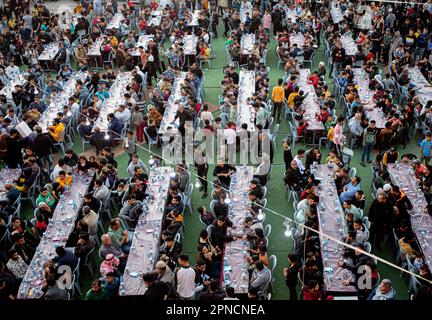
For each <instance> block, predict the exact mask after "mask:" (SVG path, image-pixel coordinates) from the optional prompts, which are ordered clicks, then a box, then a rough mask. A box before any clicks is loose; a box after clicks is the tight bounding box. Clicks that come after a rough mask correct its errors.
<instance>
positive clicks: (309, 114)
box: [298, 69, 325, 143]
mask: <svg viewBox="0 0 432 320" xmlns="http://www.w3.org/2000/svg"><path fill="white" fill-rule="evenodd" d="M309 76H310V70H309V69H300V76H299V79H298V81H299V86H300V88H302V90H303V92H304V94H305V95H306V94H307V96H306V98H305V99H304V100H303V103H302V105H301V107H302V109H303V111H304V118H305V120H306V121H307V124H308V126H307V130H308V131H312V133H313V135H314V138H313V143H315V134H316V132H317V131H322V130H324V129H325V128H324V124H323V123H322V122H321V121H319V120H318V119H317V117H316V115H317V114H318V113H319V112H320V106H319V103H318V97H317V95H316V92H315V88H314V86H313V85H311V84H309V83H308V78H309Z"/></svg>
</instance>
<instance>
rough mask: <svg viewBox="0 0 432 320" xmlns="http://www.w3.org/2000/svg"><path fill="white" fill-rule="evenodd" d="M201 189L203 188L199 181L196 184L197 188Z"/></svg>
mask: <svg viewBox="0 0 432 320" xmlns="http://www.w3.org/2000/svg"><path fill="white" fill-rule="evenodd" d="M199 187H201V183H200V182H199V180H197V181H196V182H195V188H199Z"/></svg>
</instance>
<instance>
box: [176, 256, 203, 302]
mask: <svg viewBox="0 0 432 320" xmlns="http://www.w3.org/2000/svg"><path fill="white" fill-rule="evenodd" d="M178 262H179V264H180V268H179V269H178V270H177V271H176V274H175V281H176V283H177V293H178V295H179V296H180V299H181V300H193V299H194V298H195V286H196V284H197V283H198V280H199V279H198V277H199V275H198V273H197V272H196V271H195V269H194V268H192V267H191V266H190V265H189V256H188V255H185V254H182V255H181V256H180V257H179V259H178Z"/></svg>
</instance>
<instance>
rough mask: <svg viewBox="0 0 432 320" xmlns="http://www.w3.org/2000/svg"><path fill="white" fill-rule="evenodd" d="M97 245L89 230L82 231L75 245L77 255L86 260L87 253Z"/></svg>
mask: <svg viewBox="0 0 432 320" xmlns="http://www.w3.org/2000/svg"><path fill="white" fill-rule="evenodd" d="M95 246H96V242H95V240H94V239H93V238H91V237H90V235H89V234H88V232H80V234H79V238H78V242H77V244H76V246H75V251H74V253H75V256H77V257H78V258H80V259H81V261H84V259H85V257H86V256H87V254H88V253H89V252H90V251H91V250H92V249H93V248H94V247H95Z"/></svg>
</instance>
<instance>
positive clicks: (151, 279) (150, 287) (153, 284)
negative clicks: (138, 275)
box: [143, 272, 168, 302]
mask: <svg viewBox="0 0 432 320" xmlns="http://www.w3.org/2000/svg"><path fill="white" fill-rule="evenodd" d="M143 280H144V284H145V286H146V287H147V291H146V292H145V293H144V296H143V298H144V300H146V301H155V302H157V301H161V300H166V298H167V297H168V288H167V287H166V285H165V284H164V283H163V282H161V281H159V280H157V273H154V272H148V273H145V274H143Z"/></svg>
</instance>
